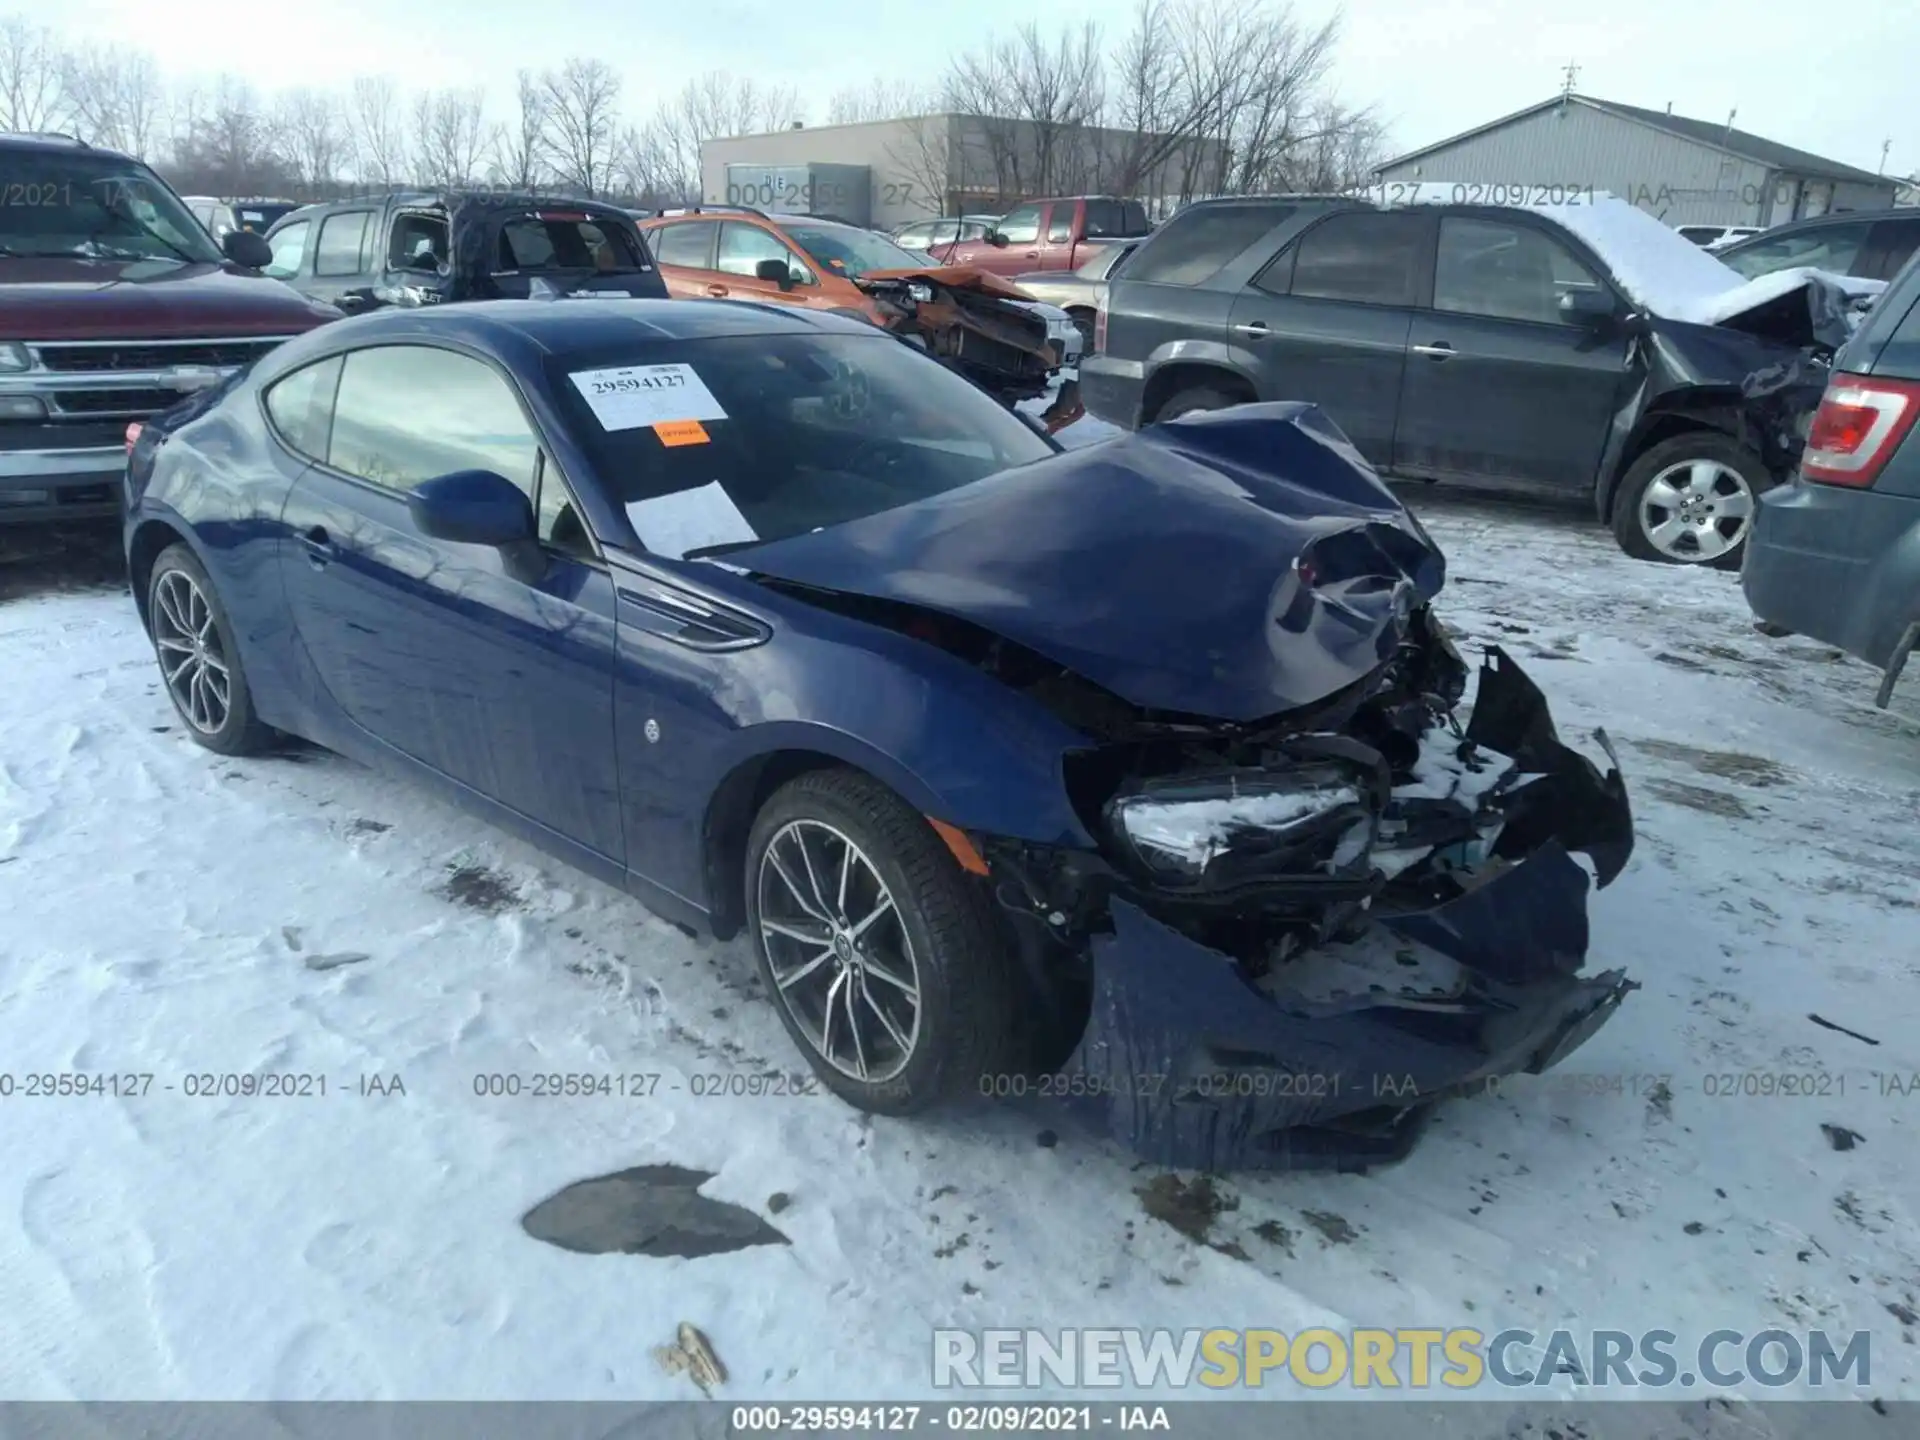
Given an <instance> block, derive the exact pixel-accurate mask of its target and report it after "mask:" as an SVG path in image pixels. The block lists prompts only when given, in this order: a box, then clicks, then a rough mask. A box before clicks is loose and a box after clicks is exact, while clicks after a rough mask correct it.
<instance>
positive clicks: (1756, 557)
mask: <svg viewBox="0 0 1920 1440" xmlns="http://www.w3.org/2000/svg"><path fill="white" fill-rule="evenodd" d="M1916 416H1920V257H1916V258H1915V259H1913V260H1910V261H1909V262H1908V263H1907V268H1906V269H1905V270H1903V271H1902V272H1901V273H1900V274H1899V276H1897V277H1896V278H1895V280H1894V282H1893V284H1892V285H1891V286H1889V287H1888V289H1887V292H1886V293H1885V294H1884V295H1882V296H1881V297H1880V300H1879V303H1878V304H1876V305H1875V306H1874V307H1873V310H1872V312H1871V313H1870V314H1869V315H1868V316H1867V320H1866V323H1865V324H1864V325H1862V327H1861V329H1860V333H1859V334H1857V335H1856V336H1854V338H1853V339H1852V341H1850V342H1849V343H1848V344H1847V346H1846V348H1845V349H1843V350H1842V351H1841V352H1840V354H1839V355H1838V356H1837V357H1836V360H1835V365H1834V372H1833V376H1832V379H1831V380H1830V381H1829V382H1828V384H1827V393H1826V395H1825V397H1824V398H1823V399H1822V400H1821V402H1820V408H1819V410H1818V411H1816V412H1815V414H1814V418H1813V426H1812V429H1811V431H1810V432H1809V434H1808V436H1807V449H1806V454H1805V455H1804V456H1802V457H1801V461H1800V473H1799V475H1798V476H1797V477H1796V478H1795V481H1794V483H1793V484H1790V485H1784V486H1782V487H1781V488H1779V489H1778V490H1774V491H1772V492H1770V493H1769V494H1767V495H1764V496H1762V497H1761V501H1760V514H1759V517H1758V518H1757V519H1756V521H1755V522H1754V530H1753V540H1752V542H1751V544H1750V545H1749V547H1748V554H1747V563H1746V566H1745V568H1744V569H1743V571H1742V572H1741V577H1740V581H1741V584H1742V586H1744V587H1745V589H1746V592H1747V603H1748V604H1750V605H1751V606H1752V607H1753V613H1754V614H1755V615H1757V616H1758V617H1759V618H1760V620H1761V623H1762V625H1763V627H1764V628H1766V629H1767V630H1769V631H1770V632H1772V633H1775V634H1783V633H1798V634H1801V635H1808V636H1811V637H1812V638H1814V639H1816V640H1820V641H1824V642H1825V643H1826V644H1829V645H1835V646H1838V647H1839V648H1840V649H1842V650H1845V651H1846V652H1847V653H1848V654H1850V655H1855V656H1858V657H1859V658H1860V659H1862V660H1865V661H1866V662H1867V663H1868V664H1870V665H1876V666H1880V667H1882V668H1883V669H1884V670H1885V674H1884V676H1883V677H1882V679H1881V682H1880V693H1879V694H1878V695H1877V696H1875V698H1874V703H1875V704H1877V705H1880V706H1882V707H1884V706H1885V705H1886V704H1887V702H1888V701H1889V700H1891V699H1892V698H1893V687H1894V682H1895V681H1897V680H1898V679H1899V678H1900V670H1901V667H1902V666H1904V665H1905V664H1906V660H1907V656H1908V655H1909V654H1910V653H1911V652H1912V650H1913V647H1914V643H1915V640H1916V638H1917V637H1920V440H1915V439H1914V437H1913V428H1914V419H1915V417H1916Z"/></svg>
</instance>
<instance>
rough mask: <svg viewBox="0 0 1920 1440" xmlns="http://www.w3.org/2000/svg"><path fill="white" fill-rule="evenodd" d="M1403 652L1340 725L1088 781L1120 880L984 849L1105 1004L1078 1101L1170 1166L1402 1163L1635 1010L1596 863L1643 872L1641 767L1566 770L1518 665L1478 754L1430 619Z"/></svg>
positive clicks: (1494, 674) (1409, 636) (1224, 734)
mask: <svg viewBox="0 0 1920 1440" xmlns="http://www.w3.org/2000/svg"><path fill="white" fill-rule="evenodd" d="M1401 650H1402V653H1401V654H1400V655H1399V656H1397V657H1396V658H1395V660H1394V661H1393V662H1391V663H1390V664H1389V665H1388V666H1387V667H1384V668H1383V671H1382V672H1381V673H1380V674H1379V675H1377V676H1375V677H1373V678H1372V680H1371V681H1370V683H1369V684H1367V685H1366V686H1363V687H1357V688H1356V689H1355V690H1354V691H1353V692H1352V693H1350V694H1348V695H1346V696H1344V697H1341V699H1340V700H1339V702H1338V703H1337V704H1335V705H1333V706H1331V707H1328V708H1326V709H1322V710H1321V711H1320V712H1319V713H1317V714H1314V715H1311V716H1301V717H1296V718H1295V719H1293V720H1291V721H1289V720H1287V719H1282V720H1280V721H1278V722H1275V723H1274V724H1273V725H1272V726H1270V727H1235V728H1233V729H1231V730H1224V731H1220V732H1217V733H1215V734H1212V735H1203V734H1200V733H1191V732H1190V733H1186V734H1181V735H1179V736H1178V737H1177V738H1176V737H1175V736H1173V735H1171V734H1163V735H1153V736H1151V737H1149V736H1148V735H1145V734H1142V735H1141V736H1140V737H1138V738H1136V739H1132V740H1128V741H1122V742H1119V743H1118V744H1117V745H1114V746H1109V747H1102V748H1101V749H1100V750H1097V751H1093V752H1089V753H1088V754H1087V755H1085V756H1083V757H1082V758H1081V763H1080V764H1079V766H1078V767H1077V769H1076V774H1075V775H1074V776H1073V777H1072V779H1073V780H1074V781H1077V782H1078V783H1079V784H1080V785H1081V786H1083V787H1088V788H1087V789H1086V790H1083V791H1082V793H1083V794H1086V793H1088V792H1089V791H1090V792H1091V793H1094V794H1098V793H1100V792H1108V791H1109V790H1110V793H1107V795H1106V798H1105V799H1104V801H1103V802H1101V803H1100V805H1099V817H1100V819H1099V831H1100V836H1101V840H1102V853H1101V854H1100V855H1098V856H1089V855H1087V854H1086V852H1084V851H1068V850H1056V851H1049V850H1047V849H1045V848H1044V847H1037V846H1031V845H1018V844H1004V843H1003V844H998V845H994V844H990V845H988V846H987V847H986V851H985V853H986V854H987V858H988V863H989V865H990V867H991V869H992V871H993V873H994V874H995V876H996V877H998V878H999V879H1000V881H1001V884H1000V890H999V898H1000V900H1001V902H1002V904H1003V905H1005V906H1006V907H1007V908H1008V910H1009V912H1010V913H1011V914H1013V915H1014V916H1015V917H1016V919H1015V927H1016V929H1017V930H1018V931H1019V932H1021V933H1022V935H1023V937H1024V938H1023V941H1022V944H1023V948H1024V949H1025V950H1026V951H1027V953H1028V954H1029V955H1031V956H1035V957H1037V959H1038V963H1040V964H1041V965H1046V964H1048V963H1049V958H1048V957H1049V956H1050V957H1051V963H1052V964H1053V965H1054V967H1055V970H1054V973H1056V974H1057V973H1059V968H1058V967H1059V964H1060V961H1061V959H1062V958H1064V957H1068V956H1071V957H1072V968H1073V969H1074V971H1075V973H1078V974H1080V975H1082V976H1083V977H1084V989H1082V990H1081V991H1080V992H1079V994H1078V995H1077V996H1076V997H1075V999H1074V1002H1073V1003H1074V1006H1075V1008H1076V1009H1080V1008H1082V1007H1084V1013H1085V1016H1086V1020H1085V1027H1084V1029H1083V1030H1082V1031H1081V1035H1080V1041H1079V1044H1078V1046H1077V1048H1076V1049H1075V1050H1074V1051H1073V1053H1072V1055H1071V1057H1070V1058H1069V1059H1068V1060H1067V1062H1066V1064H1065V1066H1064V1068H1063V1071H1062V1075H1061V1079H1060V1081H1059V1083H1058V1084H1057V1085H1056V1086H1055V1088H1056V1089H1057V1090H1059V1091H1061V1092H1062V1093H1065V1094H1067V1095H1070V1096H1072V1097H1075V1098H1076V1100H1077V1102H1078V1103H1079V1104H1080V1105H1082V1106H1083V1107H1084V1108H1085V1109H1086V1110H1088V1111H1090V1112H1092V1113H1093V1114H1094V1115H1095V1116H1097V1117H1098V1118H1099V1119H1101V1120H1102V1121H1104V1123H1105V1124H1106V1126H1107V1127H1108V1128H1109V1129H1110V1130H1111V1131H1112V1132H1113V1133H1114V1134H1116V1135H1117V1136H1119V1137H1121V1138H1123V1139H1125V1140H1126V1141H1127V1142H1128V1143H1129V1144H1131V1145H1132V1146H1133V1147H1134V1148H1135V1149H1136V1150H1138V1151H1139V1152H1140V1153H1141V1154H1142V1155H1143V1156H1145V1157H1146V1158H1148V1159H1151V1160H1154V1161H1156V1162H1158V1163H1160V1164H1165V1165H1174V1166H1182V1167H1190V1168H1204V1169H1220V1170H1226V1169H1263V1168H1266V1169H1318V1168H1337V1169H1365V1168H1367V1167H1369V1166H1372V1165H1377V1164H1381V1163H1386V1162H1390V1161H1392V1160H1395V1159H1398V1158H1400V1157H1401V1156H1402V1155H1404V1154H1405V1153H1406V1151H1407V1149H1408V1148H1409V1147H1410V1146H1411V1144H1412V1143H1413V1141H1414V1140H1415V1138H1417V1136H1418V1133H1419V1130H1420V1128H1421V1126H1422V1124H1423V1123H1424V1121H1425V1119H1426V1117H1427V1116H1428V1114H1429V1113H1430V1112H1431V1110H1432V1108H1433V1106H1434V1105H1435V1104H1436V1103H1437V1102H1439V1101H1441V1100H1443V1099H1446V1098H1448V1097H1452V1096H1459V1095H1465V1094H1471V1093H1474V1092H1475V1091H1476V1090H1478V1089H1481V1088H1483V1087H1484V1086H1485V1085H1486V1084H1487V1083H1488V1082H1490V1081H1494V1080H1497V1079H1498V1078H1499V1077H1501V1076H1505V1075H1511V1074H1516V1073H1528V1074H1537V1073H1539V1072H1540V1071H1543V1070H1545V1069H1547V1068H1549V1067H1550V1066H1552V1065H1554V1064H1556V1063H1558V1062H1559V1061H1560V1060H1561V1059H1563V1058H1564V1057H1565V1056H1567V1055H1568V1054H1570V1053H1571V1052H1572V1051H1573V1050H1574V1049H1576V1048H1577V1047H1578V1046H1579V1045H1580V1044H1581V1043H1583V1042H1584V1041H1585V1040H1586V1039H1587V1038H1588V1037H1589V1036H1590V1035H1592V1034H1593V1033H1594V1032H1595V1031H1596V1030H1597V1029H1599V1027H1600V1026H1601V1025H1602V1024H1604V1023H1605V1022H1606V1020H1607V1018H1608V1017H1609V1016H1610V1015H1611V1014H1612V1013H1613V1011H1614V1010H1615V1008H1617V1007H1618V1005H1619V1004H1620V1002H1621V1001H1622V1000H1623V999H1624V998H1625V997H1626V996H1627V994H1628V993H1629V992H1630V991H1632V990H1633V989H1635V988H1637V987H1636V983H1635V982H1634V981H1632V980H1630V979H1628V978H1627V977H1626V975H1625V974H1624V973H1623V972H1622V971H1619V970H1608V971H1606V972H1604V973H1601V974H1597V975H1583V974H1582V973H1581V971H1582V968H1583V966H1584V964H1585V960H1586V952H1587V938H1588V934H1587V916H1586V900H1587V892H1588V888H1589V879H1588V874H1587V871H1586V870H1585V869H1584V868H1583V867H1582V866H1581V865H1580V864H1578V863H1577V862H1576V861H1575V860H1574V859H1573V858H1572V856H1573V855H1574V854H1577V853H1580V854H1585V855H1586V856H1587V858H1588V859H1589V861H1590V862H1591V864H1592V866H1593V870H1594V873H1595V878H1596V879H1597V881H1598V883H1599V885H1601V886H1605V885H1607V884H1609V883H1611V881H1612V880H1613V879H1614V878H1615V877H1616V876H1617V875H1618V874H1619V873H1620V871H1621V869H1622V868H1623V867H1624V866H1625V864H1626V861H1627V858H1628V856H1629V855H1630V854H1631V852H1632V848H1633V823H1632V816H1631V811H1630V808H1629V805H1628V801H1627V794H1626V787H1625V784H1624V781H1623V780H1622V778H1621V775H1620V772H1619V768H1618V765H1617V762H1616V763H1614V764H1613V766H1612V768H1610V769H1609V770H1608V771H1607V772H1606V773H1605V774H1602V773H1601V772H1600V771H1599V770H1598V769H1597V768H1596V767H1595V766H1594V765H1593V763H1592V762H1591V761H1589V760H1588V759H1586V757H1584V756H1583V755H1581V754H1579V753H1578V752H1577V751H1575V750H1573V749H1571V748H1569V747H1568V746H1566V745H1565V744H1563V743H1562V742H1561V741H1560V739H1559V738H1558V736H1557V734H1556V733H1555V729H1554V725H1553V721H1552V719H1551V717H1550V715H1549V713H1548V710H1547V705H1546V701H1545V699H1544V697H1543V696H1542V695H1541V693H1540V691H1539V690H1538V688H1537V687H1535V685H1534V684H1533V682H1532V681H1531V680H1529V679H1528V678H1527V677H1526V676H1525V674H1524V673H1523V672H1522V671H1521V670H1520V669H1519V667H1518V666H1517V665H1515V664H1514V663H1513V661H1512V660H1511V658H1510V657H1508V656H1507V655H1506V654H1505V653H1504V652H1503V651H1500V650H1498V649H1497V648H1495V649H1490V650H1489V652H1488V656H1487V660H1486V662H1485V664H1484V666H1483V667H1482V669H1481V672H1480V675H1479V684H1478V691H1477V695H1476V700H1475V704H1474V707H1473V710H1472V714H1471V718H1470V719H1469V720H1468V722H1467V724H1466V725H1465V726H1464V727H1463V726H1462V725H1461V724H1460V723H1459V721H1458V720H1457V718H1456V716H1455V704H1456V702H1457V701H1458V700H1459V698H1460V695H1461V692H1462V688H1463V686H1464V681H1465V674H1466V670H1465V666H1464V664H1463V663H1462V662H1461V660H1460V659H1459V656H1458V655H1457V653H1456V652H1455V651H1454V649H1453V647H1452V645H1451V644H1450V642H1448V640H1447V639H1446V638H1445V636H1444V634H1443V632H1442V631H1441V629H1440V626H1439V624H1438V622H1437V621H1436V620H1435V619H1434V618H1433V616H1432V614H1431V612H1430V611H1428V610H1425V609H1422V610H1420V611H1417V612H1415V614H1414V615H1413V616H1412V617H1411V618H1410V622H1409V624H1408V627H1407V632H1406V638H1405V639H1404V641H1403V642H1402V646H1401ZM1598 738H1599V741H1600V744H1601V745H1602V748H1604V749H1606V751H1607V755H1608V758H1609V760H1612V759H1613V752H1612V750H1611V747H1610V746H1608V745H1607V742H1606V739H1605V736H1604V735H1600V736H1599V737H1598Z"/></svg>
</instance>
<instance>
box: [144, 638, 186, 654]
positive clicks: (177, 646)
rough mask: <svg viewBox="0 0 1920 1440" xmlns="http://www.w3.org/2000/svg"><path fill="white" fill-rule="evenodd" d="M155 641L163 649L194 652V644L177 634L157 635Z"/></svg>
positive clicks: (184, 652)
mask: <svg viewBox="0 0 1920 1440" xmlns="http://www.w3.org/2000/svg"><path fill="white" fill-rule="evenodd" d="M153 643H154V644H155V645H157V646H158V647H159V648H160V649H162V650H178V651H180V652H182V653H183V654H187V655H191V654H192V653H193V646H192V645H191V644H190V643H189V642H187V641H185V640H181V639H179V638H178V637H176V636H172V635H156V636H155V637H154V641H153Z"/></svg>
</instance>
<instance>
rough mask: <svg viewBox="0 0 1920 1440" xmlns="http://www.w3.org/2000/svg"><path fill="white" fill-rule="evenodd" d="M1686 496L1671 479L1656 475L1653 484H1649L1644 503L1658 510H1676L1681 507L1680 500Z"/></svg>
mask: <svg viewBox="0 0 1920 1440" xmlns="http://www.w3.org/2000/svg"><path fill="white" fill-rule="evenodd" d="M1686 498H1687V497H1686V496H1685V495H1683V494H1682V493H1681V492H1680V491H1679V490H1678V489H1677V488H1675V486H1674V484H1673V482H1672V481H1671V480H1669V479H1667V477H1666V476H1664V475H1661V476H1658V477H1656V478H1655V479H1654V481H1653V483H1652V484H1651V485H1649V486H1647V493H1646V497H1645V499H1644V500H1643V501H1642V503H1643V504H1645V505H1649V506H1651V507H1653V508H1654V509H1656V510H1675V509H1678V508H1679V506H1680V502H1681V501H1682V500H1685V499H1686Z"/></svg>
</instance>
